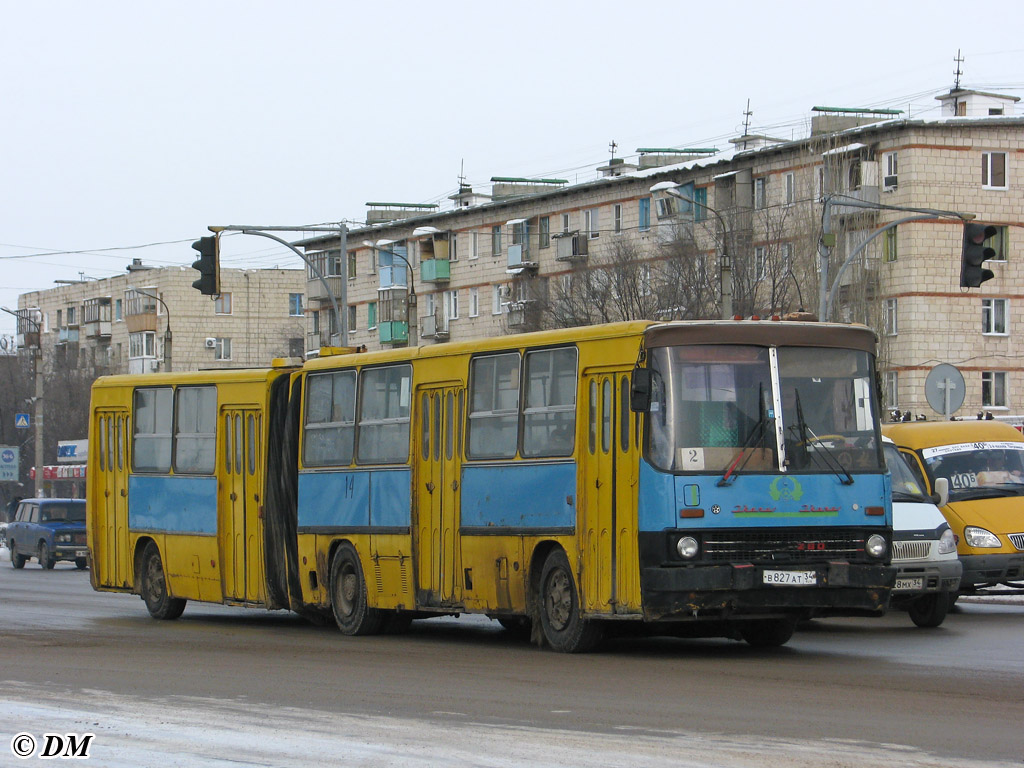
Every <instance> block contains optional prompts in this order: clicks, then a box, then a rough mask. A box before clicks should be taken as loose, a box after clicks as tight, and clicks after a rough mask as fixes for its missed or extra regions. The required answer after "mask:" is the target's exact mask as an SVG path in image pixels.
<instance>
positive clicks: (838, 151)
mask: <svg viewBox="0 0 1024 768" xmlns="http://www.w3.org/2000/svg"><path fill="white" fill-rule="evenodd" d="M866 146H867V145H866V144H859V143H857V142H854V143H853V144H846V145H844V146H842V147H836V148H835V149H827V150H825V151H824V152H822V153H821V156H822V157H825V156H826V155H843V154H846V153H847V152H855V151H857V150H858V149H864V147H866Z"/></svg>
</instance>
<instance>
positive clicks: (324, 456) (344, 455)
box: [302, 371, 356, 467]
mask: <svg viewBox="0 0 1024 768" xmlns="http://www.w3.org/2000/svg"><path fill="white" fill-rule="evenodd" d="M355 436H356V372H355V371H337V372H335V373H317V374H313V375H311V376H309V377H308V378H307V379H306V426H305V430H304V434H303V448H302V450H303V454H302V456H303V463H305V464H306V466H310V467H323V466H347V465H349V464H351V463H352V456H353V454H354V452H355Z"/></svg>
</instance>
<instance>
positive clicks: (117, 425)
mask: <svg viewBox="0 0 1024 768" xmlns="http://www.w3.org/2000/svg"><path fill="white" fill-rule="evenodd" d="M94 418H95V419H96V425H95V430H96V431H95V434H96V435H98V436H99V440H100V447H99V454H100V456H99V460H100V467H101V472H100V476H101V478H102V483H103V488H102V492H101V494H99V495H97V496H94V498H96V499H97V500H98V503H99V509H97V513H98V514H97V516H96V527H97V530H96V531H95V533H94V534H93V542H94V543H95V546H96V549H97V550H98V551H95V552H93V553H92V555H93V563H94V567H95V568H96V569H97V570H98V571H99V574H98V583H99V584H104V585H108V586H115V587H127V586H131V576H130V568H129V563H128V561H129V560H130V558H131V553H130V551H129V547H128V465H127V460H128V457H127V453H126V448H127V445H128V410H127V409H124V408H111V409H102V410H97V411H96V414H95V416H94Z"/></svg>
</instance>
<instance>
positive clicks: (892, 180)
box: [882, 152, 899, 192]
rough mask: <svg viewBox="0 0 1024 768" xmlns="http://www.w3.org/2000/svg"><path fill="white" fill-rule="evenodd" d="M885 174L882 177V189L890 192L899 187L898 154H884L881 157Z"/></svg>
mask: <svg viewBox="0 0 1024 768" xmlns="http://www.w3.org/2000/svg"><path fill="white" fill-rule="evenodd" d="M882 162H883V165H884V170H885V174H884V175H883V177H882V189H884V190H886V191H887V192H888V191H892V190H894V189H896V187H897V186H898V185H899V153H898V152H886V153H885V155H884V156H883V160H882Z"/></svg>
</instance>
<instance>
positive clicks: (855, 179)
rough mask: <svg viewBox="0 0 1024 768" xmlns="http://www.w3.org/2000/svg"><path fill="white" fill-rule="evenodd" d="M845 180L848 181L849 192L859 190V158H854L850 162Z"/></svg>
mask: <svg viewBox="0 0 1024 768" xmlns="http://www.w3.org/2000/svg"><path fill="white" fill-rule="evenodd" d="M848 171H849V172H848V174H847V180H848V181H849V187H848V189H849V190H850V191H851V192H856V191H857V190H858V189H860V185H861V162H860V158H859V157H855V158H853V159H852V160H851V161H850V167H849V169H848Z"/></svg>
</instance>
